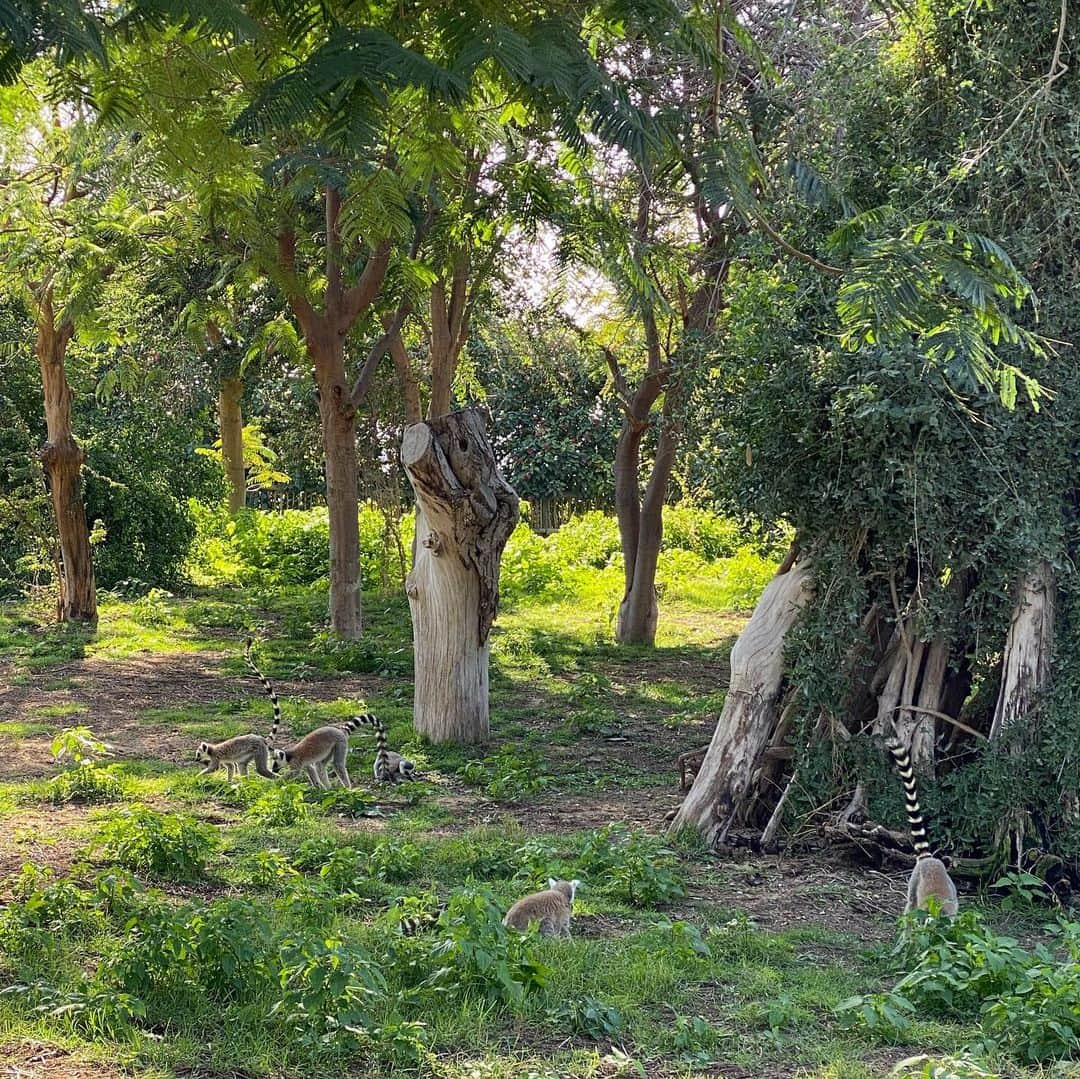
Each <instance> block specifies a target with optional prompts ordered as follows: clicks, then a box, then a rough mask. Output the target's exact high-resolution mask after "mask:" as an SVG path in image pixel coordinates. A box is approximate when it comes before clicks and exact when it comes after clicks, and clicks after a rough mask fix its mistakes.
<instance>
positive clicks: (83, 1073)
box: [0, 1041, 125, 1079]
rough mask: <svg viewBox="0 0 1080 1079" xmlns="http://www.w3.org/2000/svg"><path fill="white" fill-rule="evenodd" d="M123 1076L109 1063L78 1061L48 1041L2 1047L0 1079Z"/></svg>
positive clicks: (62, 1078)
mask: <svg viewBox="0 0 1080 1079" xmlns="http://www.w3.org/2000/svg"><path fill="white" fill-rule="evenodd" d="M124 1074H125V1073H124V1072H120V1071H117V1070H116V1069H115V1068H113V1067H111V1066H110V1065H108V1064H99V1063H95V1062H87V1061H79V1060H76V1059H75V1058H74V1057H73V1056H72V1055H71V1054H70V1053H69V1052H68V1051H67V1050H66V1049H62V1048H61V1047H60V1046H58V1045H50V1044H48V1043H46V1042H32V1041H20V1042H8V1043H7V1044H4V1045H0V1079H120V1077H121V1076H122V1075H124Z"/></svg>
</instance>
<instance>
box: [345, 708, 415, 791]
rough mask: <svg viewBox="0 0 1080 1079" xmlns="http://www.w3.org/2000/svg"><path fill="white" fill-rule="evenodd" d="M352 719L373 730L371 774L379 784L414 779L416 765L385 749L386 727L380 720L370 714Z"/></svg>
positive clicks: (406, 758) (366, 713)
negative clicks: (373, 744) (373, 759)
mask: <svg viewBox="0 0 1080 1079" xmlns="http://www.w3.org/2000/svg"><path fill="white" fill-rule="evenodd" d="M354 719H355V720H356V722H358V723H366V724H367V725H368V726H369V727H374V728H375V764H374V766H373V768H372V772H373V773H374V775H375V778H376V779H377V780H378V781H379V782H380V783H400V782H401V781H402V780H403V779H415V778H416V765H415V764H413V762H412V761H411V760H409V758H408V757H403V756H402V755H401V754H400V753H395V752H394V751H393V750H392V749H387V748H386V727H385V726H384V725H383V721H382V720H381V719H379V718H378V717H377V716H373V715H372V714H371V713H370V712H365V713H364V714H363V715H361V716H355V717H354Z"/></svg>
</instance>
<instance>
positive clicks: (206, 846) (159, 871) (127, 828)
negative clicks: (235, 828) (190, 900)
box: [95, 805, 217, 881]
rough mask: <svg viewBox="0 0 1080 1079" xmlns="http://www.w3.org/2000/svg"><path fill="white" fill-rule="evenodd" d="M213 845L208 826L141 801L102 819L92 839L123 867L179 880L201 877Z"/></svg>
mask: <svg viewBox="0 0 1080 1079" xmlns="http://www.w3.org/2000/svg"><path fill="white" fill-rule="evenodd" d="M216 846H217V833H216V832H215V831H214V829H213V828H211V827H210V826H208V825H205V824H200V823H199V822H198V821H196V820H195V819H194V818H193V817H190V816H185V815H183V814H178V813H161V812H159V811H158V810H156V809H151V808H150V807H149V806H145V805H131V806H128V807H126V808H125V809H122V810H120V811H119V812H117V813H116V814H115V815H114V816H113V817H111V818H109V819H108V820H106V821H105V823H104V824H103V825H102V827H101V831H100V833H99V835H98V838H97V841H96V843H95V847H96V848H98V849H100V850H101V851H102V852H103V853H104V854H105V856H106V857H107V858H109V859H110V860H111V861H114V862H116V863H118V864H119V865H122V866H124V868H126V869H131V870H134V871H135V872H139V873H150V874H152V875H153V876H156V877H161V878H163V879H165V880H181V881H183V880H196V879H198V878H199V877H202V876H203V875H204V874H205V872H206V865H207V862H208V861H209V859H210V856H211V855H212V854H213V852H214V849H215V848H216Z"/></svg>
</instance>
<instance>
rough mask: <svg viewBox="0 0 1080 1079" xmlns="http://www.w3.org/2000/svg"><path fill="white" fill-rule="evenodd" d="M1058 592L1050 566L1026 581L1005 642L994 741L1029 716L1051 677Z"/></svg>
mask: <svg viewBox="0 0 1080 1079" xmlns="http://www.w3.org/2000/svg"><path fill="white" fill-rule="evenodd" d="M1056 592H1057V586H1056V583H1055V580H1054V571H1053V569H1052V568H1051V566H1050V565H1049V563H1047V562H1040V563H1039V564H1038V565H1037V566H1035V567H1034V568H1033V569H1032V570H1031V571H1030V572H1029V573H1028V574H1027V575H1026V576H1025V578H1024V581H1023V584H1022V586H1021V589H1020V597H1019V599H1018V600H1017V602H1016V606H1015V608H1014V609H1013V617H1012V623H1011V625H1010V626H1009V634H1008V637H1007V638H1006V640H1005V655H1004V658H1003V660H1002V672H1001V689H1000V691H999V692H998V699H997V706H996V707H995V709H994V720H993V723H992V724H991V725H990V739H991V741H994V740H995V739H998V738H1001V737H1002V736H1003V735H1004V734H1006V733H1007V732H1008V731H1009V730H1011V729H1012V728H1013V727H1014V726H1015V725H1016V724H1017V723H1018V722H1020V721H1022V720H1024V719H1025V718H1026V717H1027V716H1028V713H1029V711H1030V709H1031V706H1032V703H1033V701H1034V699H1035V696H1036V694H1037V693H1038V692H1039V690H1040V689H1041V688H1042V687H1043V686H1044V685H1045V684H1046V681H1047V679H1048V678H1049V677H1050V657H1051V651H1052V648H1053V640H1054V607H1055V601H1056Z"/></svg>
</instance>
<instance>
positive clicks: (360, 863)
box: [319, 847, 370, 895]
mask: <svg viewBox="0 0 1080 1079" xmlns="http://www.w3.org/2000/svg"><path fill="white" fill-rule="evenodd" d="M319 876H320V877H321V878H322V880H323V881H324V882H325V883H326V885H327V886H328V887H330V888H331V889H333V891H335V892H337V893H339V894H342V895H355V894H356V885H357V883H358V882H359V881H361V880H366V879H367V878H368V877H369V876H370V874H369V873H368V856H367V854H366V853H365V852H364V851H362V850H360V848H359V847H339V848H338V849H336V850H332V851H330V852H328V853H327V855H326V857H325V858H324V859H323V862H322V865H321V866H320V867H319Z"/></svg>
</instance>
